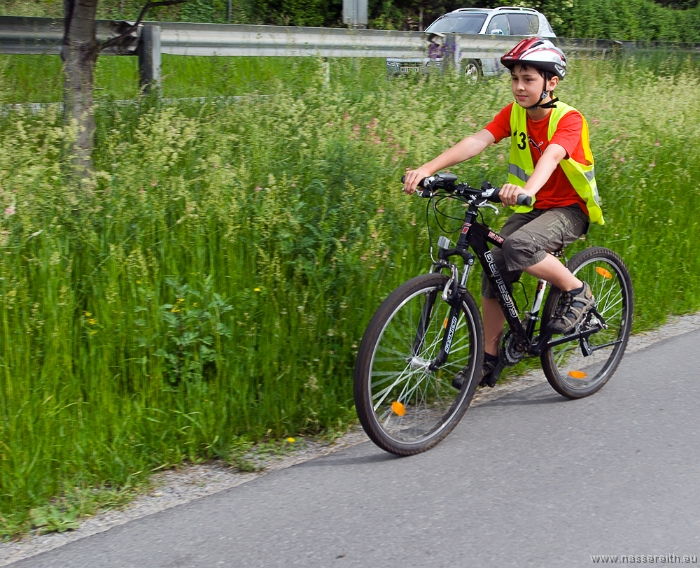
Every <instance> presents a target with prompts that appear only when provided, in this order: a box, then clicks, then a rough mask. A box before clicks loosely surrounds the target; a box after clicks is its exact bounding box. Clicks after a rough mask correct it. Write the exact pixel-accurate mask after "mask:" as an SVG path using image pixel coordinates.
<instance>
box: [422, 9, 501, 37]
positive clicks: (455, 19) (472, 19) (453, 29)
mask: <svg viewBox="0 0 700 568" xmlns="http://www.w3.org/2000/svg"><path fill="white" fill-rule="evenodd" d="M487 15H488V14H479V13H476V14H445V15H444V16H443V17H442V18H439V19H438V20H436V21H434V22H433V23H432V24H430V25H429V26H428V28H427V29H426V30H425V31H426V32H428V33H430V32H432V33H438V32H439V33H443V34H444V33H458V34H478V33H479V32H480V31H481V27H482V26H483V25H484V22H485V21H486V16H487Z"/></svg>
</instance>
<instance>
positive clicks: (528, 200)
mask: <svg viewBox="0 0 700 568" xmlns="http://www.w3.org/2000/svg"><path fill="white" fill-rule="evenodd" d="M516 203H517V204H518V205H527V206H528V207H530V205H532V197H530V196H529V195H525V194H524V193H521V194H520V195H518V200H517V202H516Z"/></svg>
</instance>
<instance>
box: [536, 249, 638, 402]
mask: <svg viewBox="0 0 700 568" xmlns="http://www.w3.org/2000/svg"><path fill="white" fill-rule="evenodd" d="M567 267H568V268H569V270H571V272H573V273H574V274H575V275H576V277H577V278H578V279H579V280H582V281H584V282H588V285H589V286H590V287H591V292H592V293H593V297H594V298H595V301H596V311H597V312H598V314H600V316H601V317H602V319H603V323H604V324H605V326H607V327H606V328H603V329H601V330H600V331H597V332H596V333H593V334H592V335H590V336H589V338H588V344H587V345H586V344H585V341H581V340H577V341H569V342H568V343H563V344H561V345H557V346H555V347H551V348H549V349H547V350H545V351H544V352H543V353H542V355H541V361H542V370H543V371H544V374H545V376H546V377H547V380H548V381H549V384H550V385H552V388H553V389H554V390H555V391H557V392H558V393H559V394H561V395H562V396H565V397H567V398H572V399H575V398H583V397H585V396H589V395H591V394H593V393H595V392H597V391H599V390H600V389H601V388H603V386H604V385H605V383H607V382H608V380H609V379H610V377H611V376H612V375H613V373H614V372H615V369H617V367H618V365H619V364H620V361H621V360H622V356H623V355H624V353H625V348H626V347H627V341H628V340H629V335H630V330H631V327H632V314H633V312H634V291H633V290H632V280H631V278H630V275H629V271H628V270H627V267H626V266H625V263H624V262H622V259H621V258H620V257H619V256H618V255H617V254H616V253H614V252H613V251H611V250H608V249H606V248H602V247H594V248H589V249H586V250H583V251H581V252H579V253H578V254H575V255H574V256H573V257H572V258H571V260H570V261H569V262H568V263H567ZM560 296H561V292H560V291H559V290H558V289H557V288H554V287H553V288H552V289H551V291H550V292H549V296H548V297H547V301H546V302H545V305H544V311H543V313H542V329H544V328H545V327H546V326H547V324H548V323H549V320H550V319H551V318H552V316H553V314H554V311H555V309H556V307H557V304H558V303H559V298H560ZM585 321H588V322H589V323H588V325H589V326H594V327H601V326H600V325H599V322H598V318H597V316H595V315H593V317H592V318H590V319H588V320H584V322H585ZM559 337H561V336H557V335H555V336H553V337H552V339H556V338H559ZM585 351H588V352H589V354H587V355H586V354H584V352H585Z"/></svg>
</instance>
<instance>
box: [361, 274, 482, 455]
mask: <svg viewBox="0 0 700 568" xmlns="http://www.w3.org/2000/svg"><path fill="white" fill-rule="evenodd" d="M446 281H447V278H446V277H444V276H443V275H440V274H433V275H427V276H426V277H418V278H416V279H414V280H412V281H409V282H408V283H406V284H405V285H404V286H402V287H401V288H399V289H397V290H396V291H395V292H394V293H393V294H392V295H391V296H389V298H387V300H386V301H385V302H384V304H382V306H381V307H380V309H379V310H378V311H377V314H376V315H375V317H374V318H373V320H372V322H370V325H369V326H368V330H367V333H366V339H367V341H365V338H363V345H362V346H361V348H360V353H358V362H359V361H360V358H361V357H364V358H366V361H367V364H366V366H365V365H362V364H358V370H359V372H358V373H357V375H356V381H358V382H359V386H360V389H359V392H356V403H357V408H358V415H359V417H360V421H361V422H362V424H363V427H365V431H366V432H367V433H368V435H369V436H370V438H372V440H373V441H374V442H375V443H377V444H378V445H379V446H380V447H382V448H383V449H385V450H386V451H389V452H392V453H395V454H399V455H409V454H414V453H419V452H421V451H425V450H426V449H428V448H430V447H432V446H433V445H435V444H436V443H438V442H439V441H440V440H442V439H443V438H444V437H445V436H446V435H447V434H448V433H449V432H450V431H451V430H452V429H453V428H454V426H455V425H456V424H457V423H458V422H459V419H461V417H462V415H463V414H464V412H465V411H466V408H467V406H468V405H469V402H470V401H471V398H472V396H473V394H474V391H475V389H476V379H475V376H476V374H477V373H476V369H477V365H478V364H480V361H481V321H480V319H479V312H478V309H477V308H476V304H475V303H474V300H473V298H471V296H469V295H466V297H465V299H464V301H463V304H462V309H461V310H460V312H459V319H458V322H457V326H456V328H455V329H454V334H453V341H452V345H451V349H450V354H449V357H448V360H447V362H446V363H445V364H444V365H443V366H442V367H441V368H439V369H438V370H436V371H431V370H430V369H429V365H430V363H431V362H432V361H433V360H434V359H435V357H437V355H438V353H439V351H440V347H441V343H442V339H443V337H444V335H445V333H448V331H447V330H446V327H447V320H448V317H449V313H450V306H449V304H447V302H445V301H443V299H442V289H443V287H444V285H445V282H446ZM459 371H463V372H464V374H465V376H466V377H467V380H466V381H465V385H464V386H463V387H462V389H461V390H457V389H455V388H453V387H452V379H453V378H454V377H455V375H456V374H457V373H458V372H459ZM357 386H358V383H356V387H357Z"/></svg>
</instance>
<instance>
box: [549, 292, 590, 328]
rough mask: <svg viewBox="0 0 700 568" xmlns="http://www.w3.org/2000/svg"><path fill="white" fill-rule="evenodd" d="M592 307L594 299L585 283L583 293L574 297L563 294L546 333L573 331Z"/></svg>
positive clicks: (569, 294) (566, 293)
mask: <svg viewBox="0 0 700 568" xmlns="http://www.w3.org/2000/svg"><path fill="white" fill-rule="evenodd" d="M593 307H595V298H594V297H593V294H592V293H591V287H590V286H589V285H588V283H587V282H584V283H583V291H582V292H580V293H578V294H576V295H575V296H574V295H572V294H571V293H570V292H564V293H563V294H562V295H561V298H560V299H559V305H558V306H557V309H556V310H555V312H554V315H553V316H552V319H551V320H550V322H549V325H548V326H547V331H548V332H549V333H552V334H554V333H561V334H565V333H569V332H570V331H573V329H574V328H575V327H576V326H577V325H578V324H579V323H580V322H581V320H582V319H583V318H584V316H585V315H586V314H587V313H588V312H589V311H590V309H591V308H593Z"/></svg>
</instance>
